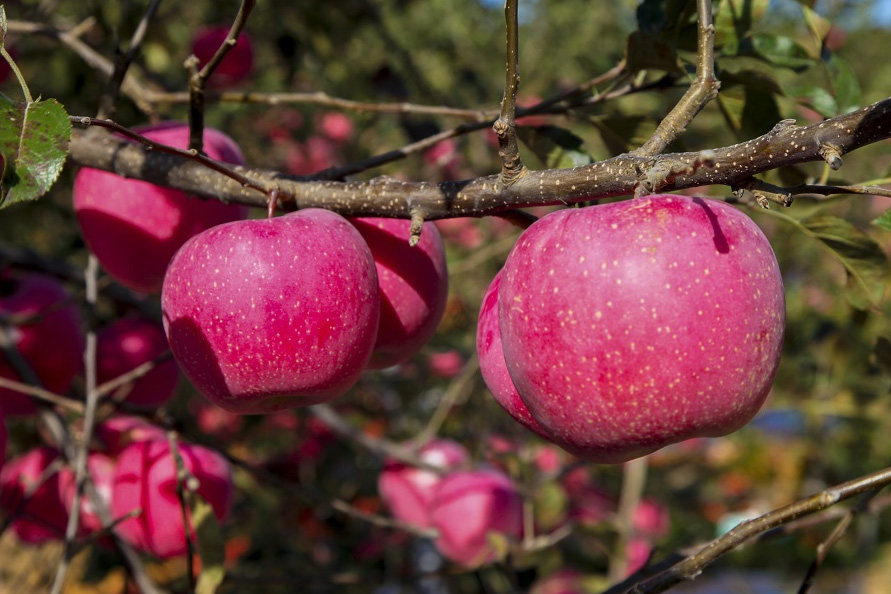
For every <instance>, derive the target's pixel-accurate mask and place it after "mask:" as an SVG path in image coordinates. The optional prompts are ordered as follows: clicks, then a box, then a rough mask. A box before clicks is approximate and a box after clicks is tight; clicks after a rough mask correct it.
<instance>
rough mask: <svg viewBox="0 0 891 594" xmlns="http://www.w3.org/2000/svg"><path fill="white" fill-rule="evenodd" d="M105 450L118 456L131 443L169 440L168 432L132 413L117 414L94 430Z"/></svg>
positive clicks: (110, 454) (111, 454) (113, 455)
mask: <svg viewBox="0 0 891 594" xmlns="http://www.w3.org/2000/svg"><path fill="white" fill-rule="evenodd" d="M93 434H94V435H95V436H96V440H97V441H98V442H99V444H101V446H102V448H103V451H105V453H107V454H108V455H109V456H112V457H116V456H117V455H118V454H120V453H121V452H122V451H124V448H126V447H127V446H128V445H130V444H131V443H135V442H139V441H151V440H161V441H166V440H167V432H166V431H164V429H162V428H161V427H158V426H157V425H152V424H151V423H149V422H148V421H146V420H145V419H142V418H139V417H133V416H130V415H117V416H114V417H110V418H108V419H106V420H104V421H102V422H101V423H99V424H97V425H96V427H95V428H94V430H93Z"/></svg>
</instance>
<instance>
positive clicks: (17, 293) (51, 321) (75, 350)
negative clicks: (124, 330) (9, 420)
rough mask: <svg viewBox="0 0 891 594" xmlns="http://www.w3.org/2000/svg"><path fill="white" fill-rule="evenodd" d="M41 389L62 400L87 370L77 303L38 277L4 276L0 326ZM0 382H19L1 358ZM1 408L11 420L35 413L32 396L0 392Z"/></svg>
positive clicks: (50, 280) (8, 273)
mask: <svg viewBox="0 0 891 594" xmlns="http://www.w3.org/2000/svg"><path fill="white" fill-rule="evenodd" d="M9 318H12V319H11V320H10V321H9V323H10V325H8V326H7V327H6V331H7V333H9V334H10V335H11V337H12V340H13V342H14V343H15V347H16V349H17V350H18V352H19V354H20V355H21V356H22V358H23V359H24V360H25V362H26V363H27V364H28V365H29V366H30V367H31V370H32V371H33V372H34V374H35V375H36V376H37V379H38V380H40V383H41V385H42V386H43V387H44V388H46V389H47V390H49V391H50V392H53V393H55V394H64V393H65V392H67V391H68V388H69V387H70V386H71V381H72V380H73V379H74V376H75V375H77V374H78V373H79V372H80V370H81V369H82V368H83V350H84V344H85V339H84V334H83V330H82V329H81V316H80V310H79V308H78V305H77V302H75V301H74V299H73V297H72V296H71V295H70V294H69V293H68V292H67V291H66V290H65V288H64V287H63V286H62V285H61V284H60V283H59V282H57V281H56V280H55V279H53V278H51V277H49V276H45V275H42V274H37V273H30V272H18V271H14V270H11V269H7V270H2V271H0V322H5V319H9ZM0 376H2V377H5V378H9V379H13V380H17V381H21V378H20V377H19V374H18V373H17V372H16V370H15V369H14V367H13V366H12V365H11V364H10V363H9V361H7V360H6V358H5V356H4V355H3V354H2V353H0ZM0 408H2V409H3V412H4V413H5V414H6V415H7V416H13V415H29V414H33V413H34V411H35V410H36V407H35V404H34V402H33V400H31V398H30V397H29V396H26V395H24V394H21V393H19V392H15V391H13V390H7V389H4V388H0Z"/></svg>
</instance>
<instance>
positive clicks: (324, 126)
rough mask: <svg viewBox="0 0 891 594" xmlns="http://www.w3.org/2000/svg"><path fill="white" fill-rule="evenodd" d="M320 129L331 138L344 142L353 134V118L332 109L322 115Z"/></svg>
mask: <svg viewBox="0 0 891 594" xmlns="http://www.w3.org/2000/svg"><path fill="white" fill-rule="evenodd" d="M318 129H319V131H320V132H321V133H322V134H324V135H325V136H326V137H327V138H328V139H329V140H333V141H334V142H337V143H343V142H346V141H347V140H349V139H350V137H351V136H352V135H353V120H351V119H350V118H349V117H348V116H346V115H344V114H342V113H340V112H336V111H332V112H329V113H326V114H324V115H322V117H321V118H320V119H319V124H318Z"/></svg>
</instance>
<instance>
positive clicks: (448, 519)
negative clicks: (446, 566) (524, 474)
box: [430, 469, 523, 567]
mask: <svg viewBox="0 0 891 594" xmlns="http://www.w3.org/2000/svg"><path fill="white" fill-rule="evenodd" d="M430 521H431V526H432V527H433V528H435V529H436V530H438V531H439V537H438V538H436V539H435V540H434V544H435V545H436V548H437V549H438V550H439V552H440V553H442V555H443V556H444V557H445V558H447V559H450V560H451V561H454V562H455V563H459V564H461V565H464V566H467V567H476V566H479V565H482V564H484V563H489V562H491V561H494V560H495V559H496V558H497V554H498V553H497V551H496V550H495V548H494V547H493V546H492V544H491V542H490V539H489V534H490V533H501V534H502V535H504V536H506V537H507V538H508V539H512V540H515V539H519V538H520V536H521V535H522V530H523V498H522V497H521V496H520V493H519V491H517V488H516V486H514V483H513V481H512V480H511V479H510V477H509V476H507V475H506V474H504V473H502V472H500V471H497V470H492V469H479V470H466V471H456V472H453V473H452V474H449V475H448V476H446V477H444V478H443V479H442V480H441V481H440V483H439V486H438V487H437V489H436V494H435V496H434V498H433V501H432V502H431V505H430Z"/></svg>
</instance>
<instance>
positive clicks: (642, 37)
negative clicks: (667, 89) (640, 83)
mask: <svg viewBox="0 0 891 594" xmlns="http://www.w3.org/2000/svg"><path fill="white" fill-rule="evenodd" d="M625 59H626V61H627V64H628V71H629V72H640V71H642V70H662V71H665V72H679V71H680V70H681V67H680V66H679V65H678V54H677V47H676V46H675V44H674V43H673V42H669V41H668V40H666V39H665V38H664V37H662V36H660V35H653V34H650V33H644V32H643V31H635V32H633V33H632V34H631V35H629V36H628V41H627V43H626V44H625Z"/></svg>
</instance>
